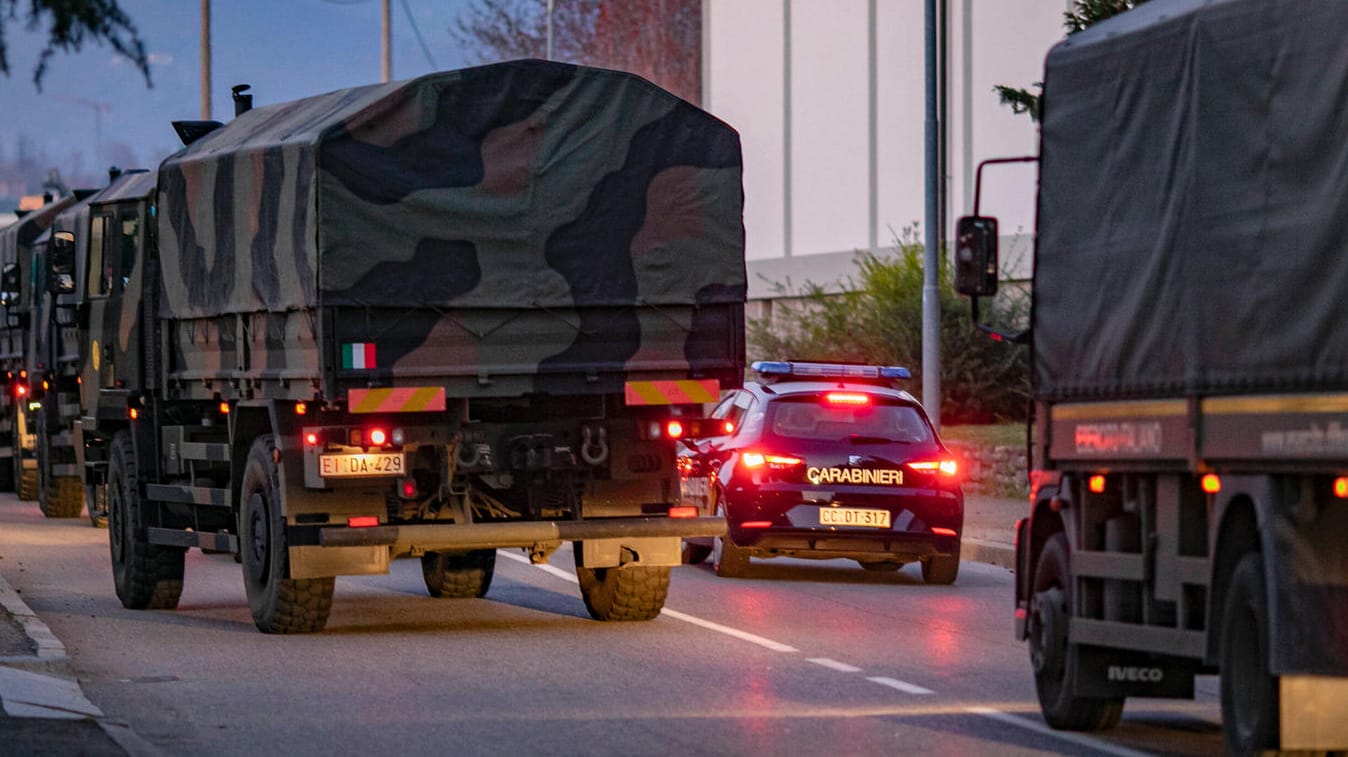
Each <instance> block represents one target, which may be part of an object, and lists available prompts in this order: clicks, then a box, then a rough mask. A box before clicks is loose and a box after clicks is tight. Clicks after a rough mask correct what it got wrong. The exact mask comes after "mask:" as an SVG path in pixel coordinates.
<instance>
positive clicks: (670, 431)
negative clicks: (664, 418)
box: [665, 421, 683, 439]
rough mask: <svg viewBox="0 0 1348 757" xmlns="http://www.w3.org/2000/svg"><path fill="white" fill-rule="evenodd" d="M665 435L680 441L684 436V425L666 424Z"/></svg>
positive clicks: (675, 422)
mask: <svg viewBox="0 0 1348 757" xmlns="http://www.w3.org/2000/svg"><path fill="white" fill-rule="evenodd" d="M665 435H666V436H668V437H669V438H670V439H678V438H680V437H682V436H683V424H682V423H679V422H678V421H670V422H669V423H666V424H665Z"/></svg>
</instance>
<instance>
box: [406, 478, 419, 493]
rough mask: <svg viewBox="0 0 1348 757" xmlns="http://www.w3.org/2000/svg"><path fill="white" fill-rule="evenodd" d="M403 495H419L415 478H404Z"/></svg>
mask: <svg viewBox="0 0 1348 757" xmlns="http://www.w3.org/2000/svg"><path fill="white" fill-rule="evenodd" d="M403 496H404V497H415V496H417V482H416V481H413V480H412V479H410V478H409V479H404V480H403Z"/></svg>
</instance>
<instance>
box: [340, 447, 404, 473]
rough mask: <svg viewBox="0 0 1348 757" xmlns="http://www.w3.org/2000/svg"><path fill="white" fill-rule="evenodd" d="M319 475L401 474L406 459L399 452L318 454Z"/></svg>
mask: <svg viewBox="0 0 1348 757" xmlns="http://www.w3.org/2000/svg"><path fill="white" fill-rule="evenodd" d="M318 472H319V475H321V476H323V477H325V478H343V477H355V476H401V475H403V474H404V473H405V472H407V460H406V459H405V456H404V455H403V453H401V452H397V453H384V452H381V453H378V454H364V455H320V456H319V458H318Z"/></svg>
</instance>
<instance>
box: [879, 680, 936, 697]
mask: <svg viewBox="0 0 1348 757" xmlns="http://www.w3.org/2000/svg"><path fill="white" fill-rule="evenodd" d="M866 680H867V681H870V682H871V683H878V684H880V685H881V686H888V687H889V688H891V689H898V690H899V691H902V692H903V693H905V694H918V695H926V694H935V693H936V692H934V691H932V690H931V689H924V688H922V687H921V686H918V685H916V684H912V683H908V682H907V681H900V680H898V679H895V678H886V677H884V676H867V678H866Z"/></svg>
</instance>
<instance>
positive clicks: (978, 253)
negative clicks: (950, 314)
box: [955, 216, 997, 297]
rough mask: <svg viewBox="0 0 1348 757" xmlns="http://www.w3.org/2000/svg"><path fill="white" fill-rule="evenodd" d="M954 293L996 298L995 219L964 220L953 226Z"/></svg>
mask: <svg viewBox="0 0 1348 757" xmlns="http://www.w3.org/2000/svg"><path fill="white" fill-rule="evenodd" d="M955 291H957V292H959V293H960V294H963V295H967V296H970V297H991V296H992V295H994V294H997V219H996V218H991V217H987V216H964V217H963V218H960V219H959V221H958V222H957V223H956V224H955Z"/></svg>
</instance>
